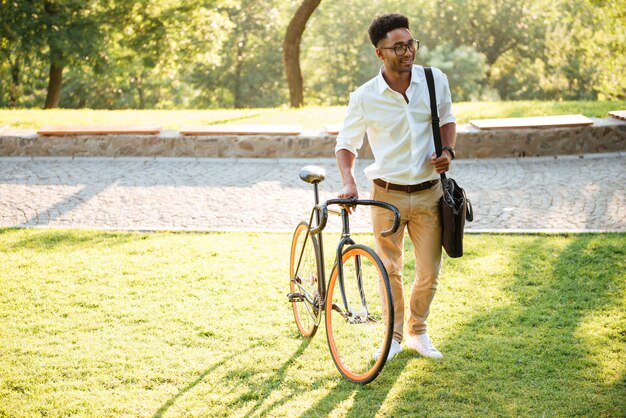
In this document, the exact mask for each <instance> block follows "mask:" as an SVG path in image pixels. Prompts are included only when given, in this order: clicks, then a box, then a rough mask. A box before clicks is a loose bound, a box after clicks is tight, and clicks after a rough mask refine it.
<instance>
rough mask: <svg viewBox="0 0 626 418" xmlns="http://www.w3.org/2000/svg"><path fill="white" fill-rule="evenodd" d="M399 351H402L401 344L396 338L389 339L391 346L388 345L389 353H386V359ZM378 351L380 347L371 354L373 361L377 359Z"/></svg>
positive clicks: (389, 358)
mask: <svg viewBox="0 0 626 418" xmlns="http://www.w3.org/2000/svg"><path fill="white" fill-rule="evenodd" d="M400 351H402V344H400V343H399V342H397V341H396V340H391V347H389V354H387V361H389V360H391V359H392V358H394V357H395V356H396V354H398V353H399V352H400ZM380 352H381V350H380V349H378V350H376V351H375V352H374V355H373V356H372V357H373V358H374V361H376V360H378V357H380Z"/></svg>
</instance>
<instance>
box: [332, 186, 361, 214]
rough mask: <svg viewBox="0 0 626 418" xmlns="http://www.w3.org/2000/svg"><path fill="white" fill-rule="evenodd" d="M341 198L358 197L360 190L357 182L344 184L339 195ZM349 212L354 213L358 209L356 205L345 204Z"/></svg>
mask: <svg viewBox="0 0 626 418" xmlns="http://www.w3.org/2000/svg"><path fill="white" fill-rule="evenodd" d="M337 197H338V198H339V199H352V198H354V199H358V198H359V192H358V190H357V188H356V183H347V184H344V185H343V189H341V191H340V192H339V194H338V195H337ZM343 207H344V208H345V209H346V210H347V211H348V213H349V214H352V212H353V211H356V207H354V206H343Z"/></svg>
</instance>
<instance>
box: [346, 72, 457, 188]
mask: <svg viewBox="0 0 626 418" xmlns="http://www.w3.org/2000/svg"><path fill="white" fill-rule="evenodd" d="M433 78H434V81H435V91H436V98H437V107H438V111H439V123H440V125H441V126H443V125H445V124H447V123H451V122H456V119H455V117H454V115H453V114H452V99H451V96H450V87H449V86H448V78H447V77H446V75H445V74H444V73H442V72H441V70H439V69H437V68H433ZM406 96H407V97H408V99H409V102H408V103H407V102H406V100H405V99H404V97H403V96H402V94H400V93H398V92H397V91H394V90H392V89H391V88H390V87H389V85H388V84H387V82H386V81H385V79H384V78H383V75H382V68H381V71H380V72H379V74H378V75H377V76H376V77H374V78H373V79H371V80H370V81H368V82H367V83H365V84H363V85H362V86H361V87H359V88H358V89H356V90H355V91H354V92H353V93H352V94H350V102H349V104H348V110H347V114H346V118H345V120H344V122H343V127H342V128H341V130H340V131H339V134H338V135H337V146H336V147H335V152H337V151H339V150H342V149H345V150H348V151H350V152H351V153H353V154H354V155H358V153H357V149H359V148H360V147H361V146H362V145H363V135H364V134H365V133H366V132H367V139H368V141H369V144H370V147H371V149H372V153H373V154H374V163H373V164H372V165H370V166H368V167H367V168H366V169H365V175H366V176H367V178H368V179H370V180H374V179H377V178H380V179H383V180H385V181H387V182H389V183H395V184H417V183H422V182H425V181H429V180H434V179H437V178H439V175H438V174H437V173H436V172H435V170H434V168H433V166H432V165H430V164H429V163H428V161H429V160H430V158H431V156H432V154H433V153H434V152H435V143H434V142H433V131H432V126H431V123H430V120H431V112H430V98H429V95H428V86H427V84H426V76H425V75H424V68H423V67H422V66H419V65H414V66H413V70H412V72H411V84H410V86H409V88H408V90H407V91H406Z"/></svg>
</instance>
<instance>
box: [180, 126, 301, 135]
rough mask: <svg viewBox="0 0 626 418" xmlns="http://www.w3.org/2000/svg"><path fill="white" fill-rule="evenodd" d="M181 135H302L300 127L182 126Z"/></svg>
mask: <svg viewBox="0 0 626 418" xmlns="http://www.w3.org/2000/svg"><path fill="white" fill-rule="evenodd" d="M180 133H181V135H278V136H290V135H300V134H301V133H302V126H301V125H202V126H183V127H182V129H181V130H180Z"/></svg>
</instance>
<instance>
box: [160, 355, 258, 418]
mask: <svg viewBox="0 0 626 418" xmlns="http://www.w3.org/2000/svg"><path fill="white" fill-rule="evenodd" d="M259 345H260V344H253V345H251V346H250V347H248V348H246V349H245V350H239V351H238V352H236V353H233V354H231V355H230V356H227V357H224V358H223V359H222V360H221V361H219V362H217V363H215V364H214V365H212V366H211V367H209V368H208V369H206V370H205V371H203V372H202V373H201V374H200V376H198V378H197V379H196V380H194V381H193V382H191V383H189V384H188V385H187V386H185V387H184V388H182V389H181V390H180V391H178V393H177V394H176V395H174V396H172V397H171V398H170V399H169V400H168V401H167V402H165V403H164V404H163V406H161V407H160V408H159V410H158V411H156V413H155V414H154V415H153V416H152V418H160V417H162V416H163V414H165V413H166V412H167V410H168V409H170V408H171V407H172V405H174V403H176V401H177V400H178V399H180V398H181V397H182V396H183V395H185V394H186V393H187V392H189V391H190V390H192V389H193V388H195V387H196V386H198V385H199V384H200V383H202V381H203V380H204V379H206V378H207V376H209V375H210V374H211V373H212V372H213V371H215V370H216V369H217V368H218V367H220V366H223V365H224V364H226V363H228V362H229V361H231V360H233V359H235V358H236V357H239V356H241V355H244V354H246V353H247V352H249V351H251V350H253V349H254V348H255V347H257V346H259Z"/></svg>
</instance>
